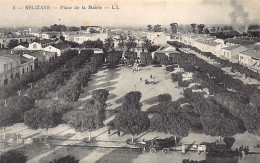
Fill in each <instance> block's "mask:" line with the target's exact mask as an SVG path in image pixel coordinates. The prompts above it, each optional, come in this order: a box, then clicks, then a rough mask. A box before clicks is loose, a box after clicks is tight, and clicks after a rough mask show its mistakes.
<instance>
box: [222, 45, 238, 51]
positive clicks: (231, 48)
mask: <svg viewBox="0 0 260 163" xmlns="http://www.w3.org/2000/svg"><path fill="white" fill-rule="evenodd" d="M239 47H242V46H240V45H234V46H228V47H225V48H222V49H225V50H229V51H231V50H234V49H236V48H239Z"/></svg>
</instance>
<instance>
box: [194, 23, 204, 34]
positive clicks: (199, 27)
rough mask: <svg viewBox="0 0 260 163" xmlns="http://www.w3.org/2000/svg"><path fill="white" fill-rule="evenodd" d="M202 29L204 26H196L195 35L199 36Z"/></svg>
mask: <svg viewBox="0 0 260 163" xmlns="http://www.w3.org/2000/svg"><path fill="white" fill-rule="evenodd" d="M204 27H205V25H204V24H198V25H197V29H196V33H198V34H201V33H202V31H203V28H204Z"/></svg>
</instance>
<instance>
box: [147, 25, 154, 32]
mask: <svg viewBox="0 0 260 163" xmlns="http://www.w3.org/2000/svg"><path fill="white" fill-rule="evenodd" d="M147 29H148V31H150V32H151V31H152V29H153V26H152V25H150V24H149V25H147Z"/></svg>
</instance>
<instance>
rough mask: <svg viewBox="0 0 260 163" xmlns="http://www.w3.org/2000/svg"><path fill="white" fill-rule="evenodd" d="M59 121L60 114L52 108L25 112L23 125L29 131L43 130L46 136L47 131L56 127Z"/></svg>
mask: <svg viewBox="0 0 260 163" xmlns="http://www.w3.org/2000/svg"><path fill="white" fill-rule="evenodd" d="M60 121H61V114H59V113H57V112H56V111H55V110H53V109H52V108H38V109H32V110H30V111H27V112H25V114H24V123H25V125H26V126H28V127H29V128H31V129H35V130H37V129H39V128H40V129H44V130H45V131H46V133H47V135H48V129H49V128H53V127H56V126H57V125H58V124H59V123H60Z"/></svg>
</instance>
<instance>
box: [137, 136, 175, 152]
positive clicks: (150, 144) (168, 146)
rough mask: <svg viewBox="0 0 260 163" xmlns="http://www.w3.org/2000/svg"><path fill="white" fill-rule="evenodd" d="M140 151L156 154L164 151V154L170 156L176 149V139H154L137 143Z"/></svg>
mask: <svg viewBox="0 0 260 163" xmlns="http://www.w3.org/2000/svg"><path fill="white" fill-rule="evenodd" d="M136 145H137V146H138V147H139V149H140V150H143V151H146V152H151V153H156V152H158V151H160V150H161V151H162V152H163V153H164V154H170V152H171V150H173V149H175V146H176V144H175V139H174V138H173V137H170V138H166V139H157V138H154V139H152V140H148V141H142V142H136Z"/></svg>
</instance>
